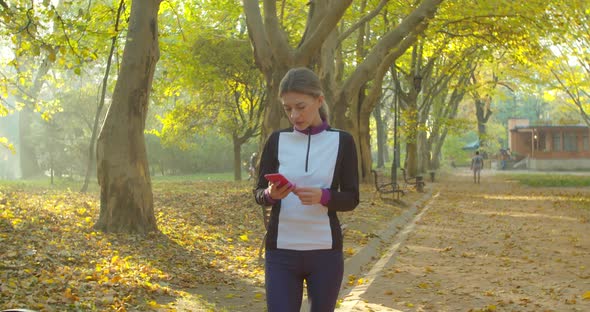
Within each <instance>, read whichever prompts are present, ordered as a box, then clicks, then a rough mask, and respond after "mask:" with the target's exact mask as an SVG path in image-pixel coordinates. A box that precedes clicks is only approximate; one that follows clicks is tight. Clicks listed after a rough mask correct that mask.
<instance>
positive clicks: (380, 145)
mask: <svg viewBox="0 0 590 312" xmlns="http://www.w3.org/2000/svg"><path fill="white" fill-rule="evenodd" d="M382 103H383V102H381V103H380V104H378V105H377V107H375V110H374V111H373V117H375V130H376V132H377V168H383V166H385V155H386V153H387V129H385V122H384V121H383V117H382V116H381V106H382Z"/></svg>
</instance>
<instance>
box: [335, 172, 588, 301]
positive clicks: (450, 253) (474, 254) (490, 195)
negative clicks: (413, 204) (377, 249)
mask: <svg viewBox="0 0 590 312" xmlns="http://www.w3.org/2000/svg"><path fill="white" fill-rule="evenodd" d="M430 185H431V187H432V192H433V195H434V196H433V198H432V200H431V201H430V202H429V203H428V204H427V205H426V206H425V207H424V208H423V209H422V211H421V213H420V214H418V215H417V216H416V218H415V219H414V221H413V222H410V223H409V224H408V225H407V226H406V228H405V229H404V230H402V231H401V232H400V233H399V234H398V235H396V238H395V239H394V241H393V242H391V244H390V246H389V250H388V251H385V253H384V255H383V256H382V258H381V259H380V260H379V261H378V262H377V264H376V265H375V266H373V268H372V269H371V268H369V269H367V271H368V273H367V274H366V275H365V276H364V279H362V280H360V281H359V282H358V283H357V286H356V287H354V288H353V289H347V290H346V291H345V292H343V293H342V294H343V297H344V298H343V301H342V304H341V305H340V308H339V309H338V311H590V190H589V188H585V189H582V188H530V187H526V186H521V185H519V184H518V183H516V182H514V181H508V180H507V178H506V177H505V176H490V175H485V174H484V175H483V176H482V182H481V184H473V182H472V179H471V177H470V176H469V175H468V172H467V171H463V172H461V173H460V174H455V175H452V176H449V177H447V178H446V179H444V180H443V181H440V182H438V183H434V184H430Z"/></svg>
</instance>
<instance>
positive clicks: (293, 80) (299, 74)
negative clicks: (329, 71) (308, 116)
mask: <svg viewBox="0 0 590 312" xmlns="http://www.w3.org/2000/svg"><path fill="white" fill-rule="evenodd" d="M288 92H296V93H302V94H307V95H309V96H313V97H316V98H317V97H319V96H322V95H324V92H323V90H322V84H321V82H320V78H319V77H318V76H317V75H316V74H315V73H314V72H313V71H312V70H311V69H309V68H307V67H297V68H292V69H290V70H289V71H288V72H287V73H286V74H285V76H284V77H283V79H282V80H281V84H280V85H279V97H280V96H282V95H283V94H285V93H288ZM329 114H330V112H329V110H328V104H327V103H326V99H324V100H323V101H322V106H320V117H321V118H322V119H323V120H328V117H329V116H330V115H329Z"/></svg>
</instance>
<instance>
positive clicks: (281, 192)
mask: <svg viewBox="0 0 590 312" xmlns="http://www.w3.org/2000/svg"><path fill="white" fill-rule="evenodd" d="M294 189H295V185H293V184H291V183H289V184H285V185H280V184H278V185H277V184H273V183H270V184H269V185H268V195H269V196H270V198H272V199H274V200H279V199H283V198H285V197H287V195H289V193H291V191H293V190H294Z"/></svg>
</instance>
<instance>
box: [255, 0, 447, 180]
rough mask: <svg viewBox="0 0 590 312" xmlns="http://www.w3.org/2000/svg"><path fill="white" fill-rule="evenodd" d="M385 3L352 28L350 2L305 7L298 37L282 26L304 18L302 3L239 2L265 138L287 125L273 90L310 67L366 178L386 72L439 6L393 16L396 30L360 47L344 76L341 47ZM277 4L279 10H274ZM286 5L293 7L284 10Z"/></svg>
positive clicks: (430, 3)
mask: <svg viewBox="0 0 590 312" xmlns="http://www.w3.org/2000/svg"><path fill="white" fill-rule="evenodd" d="M387 2H388V1H380V2H379V3H378V4H376V5H374V8H373V9H372V10H366V11H367V12H360V13H359V15H360V17H359V18H358V19H355V22H356V23H353V24H351V23H350V21H348V22H345V21H343V16H344V15H345V12H346V11H347V9H348V8H349V7H350V6H351V3H352V1H351V0H342V1H327V0H314V1H310V2H309V3H308V10H307V17H306V19H305V18H304V19H305V21H306V23H305V28H304V31H303V32H297V31H296V29H294V28H293V27H292V26H291V25H289V24H288V23H287V22H286V17H285V15H286V14H285V12H287V13H288V12H305V10H304V5H305V3H304V2H301V1H296V2H294V4H289V3H286V2H285V1H283V2H281V3H279V2H277V1H275V0H264V1H255V0H244V1H243V3H244V12H245V14H246V20H247V25H248V32H249V35H250V39H251V41H252V44H253V46H254V57H255V60H256V64H257V65H258V67H259V69H260V70H261V71H262V73H263V74H264V75H265V77H266V81H267V86H268V87H267V88H268V94H269V101H268V105H267V113H266V115H265V122H264V129H263V130H264V131H263V133H264V134H268V133H269V132H270V131H272V130H275V129H278V128H280V127H281V126H284V125H286V119H285V118H284V115H283V114H282V111H281V108H280V106H279V105H278V99H277V94H278V85H279V82H280V79H281V78H282V77H283V75H284V74H285V72H286V71H287V70H288V69H289V68H291V67H297V66H307V67H312V68H314V69H316V71H317V72H318V73H319V75H320V79H321V80H322V82H323V85H324V89H325V93H326V94H325V95H326V98H327V100H328V104H329V105H330V106H331V108H332V111H333V112H334V113H333V117H332V122H333V124H334V125H335V126H336V127H339V128H343V129H347V130H349V131H350V132H351V133H352V135H353V136H354V137H355V140H356V142H357V149H358V152H359V153H358V155H359V158H360V169H361V174H362V176H364V177H368V176H369V172H370V166H371V153H370V146H369V141H370V140H369V135H370V133H369V118H370V115H371V112H372V111H373V108H374V107H375V105H376V104H377V103H378V100H379V98H381V82H382V80H383V77H384V76H385V74H386V73H387V69H388V68H389V66H390V65H391V64H392V63H393V62H394V61H395V60H396V59H397V58H398V57H399V56H400V55H402V54H403V53H404V51H405V50H407V49H408V48H409V47H411V45H412V43H413V42H414V41H415V40H416V38H417V36H418V34H420V33H421V32H422V31H423V30H424V28H425V24H426V22H427V21H428V20H429V19H430V18H431V17H433V15H434V13H435V12H436V10H437V8H438V6H439V5H440V3H441V2H442V0H424V1H421V2H420V4H419V5H417V6H416V7H411V8H409V10H408V7H405V8H404V9H406V10H405V12H406V13H405V14H404V15H405V17H404V16H396V17H395V19H396V21H395V23H392V24H394V25H395V27H390V28H388V29H387V30H386V31H384V32H383V33H381V34H379V36H378V39H377V40H375V42H374V43H373V44H372V45H370V46H367V47H365V48H366V49H367V51H363V52H362V57H360V58H359V59H358V60H357V61H356V62H355V65H356V66H355V67H354V68H353V69H347V70H346V71H347V73H345V68H344V66H343V62H342V57H343V55H342V50H343V47H342V44H343V42H345V41H346V40H347V39H348V38H349V37H350V36H351V35H353V34H355V32H356V31H361V30H362V29H366V28H365V27H366V25H367V23H369V22H370V21H371V20H372V19H374V18H375V17H376V16H378V14H379V13H380V12H381V11H382V9H383V8H384V7H385V6H386V4H387ZM260 3H262V4H263V10H264V14H262V13H261V9H260ZM277 4H281V5H282V7H281V8H280V9H277ZM373 4H374V3H373ZM288 5H293V7H290V8H286V6H288ZM361 7H362V6H361ZM263 15H264V17H263ZM300 18H302V17H300ZM287 26H291V28H289V27H287ZM289 31H291V33H288V32H289ZM357 41H358V40H355V42H357ZM357 51H359V49H357ZM369 83H370V84H371V85H368V84H369Z"/></svg>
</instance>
